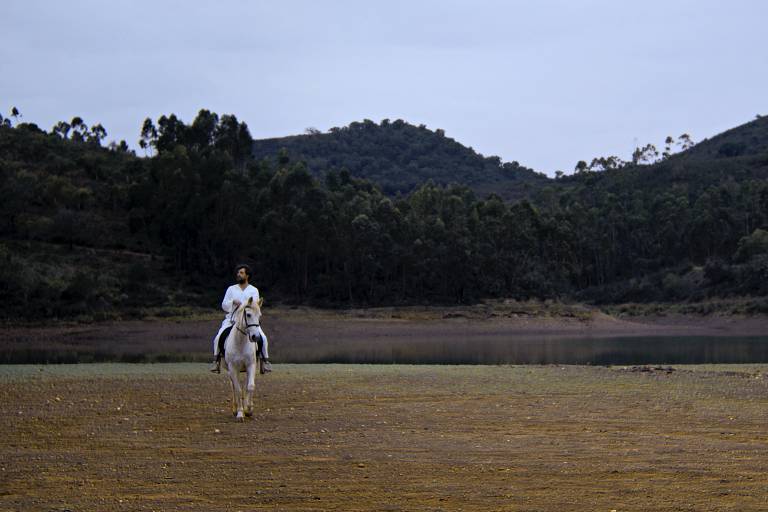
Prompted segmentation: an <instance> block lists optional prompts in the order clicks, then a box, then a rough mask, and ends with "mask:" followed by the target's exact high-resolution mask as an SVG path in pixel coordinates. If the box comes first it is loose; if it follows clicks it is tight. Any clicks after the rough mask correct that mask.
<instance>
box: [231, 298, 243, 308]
mask: <svg viewBox="0 0 768 512" xmlns="http://www.w3.org/2000/svg"><path fill="white" fill-rule="evenodd" d="M240 304H242V302H240V301H239V300H237V299H235V300H233V301H232V305H233V306H234V307H235V309H237V308H239V307H240Z"/></svg>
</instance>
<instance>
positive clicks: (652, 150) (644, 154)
mask: <svg viewBox="0 0 768 512" xmlns="http://www.w3.org/2000/svg"><path fill="white" fill-rule="evenodd" d="M658 157H659V151H658V150H657V149H656V146H654V145H653V144H646V145H645V146H644V147H642V148H635V151H634V152H633V153H632V165H650V164H652V163H654V162H655V161H656V159H657V158H658Z"/></svg>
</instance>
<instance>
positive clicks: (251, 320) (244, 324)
mask: <svg viewBox="0 0 768 512" xmlns="http://www.w3.org/2000/svg"><path fill="white" fill-rule="evenodd" d="M263 303H264V299H262V298H259V300H257V301H254V300H253V297H251V298H249V299H248V302H246V303H244V304H241V305H240V307H239V308H238V310H237V320H236V322H235V324H236V325H237V330H238V331H240V332H242V333H243V334H246V335H247V336H248V339H249V340H251V341H256V340H257V339H258V337H259V323H260V321H261V305H262V304H263Z"/></svg>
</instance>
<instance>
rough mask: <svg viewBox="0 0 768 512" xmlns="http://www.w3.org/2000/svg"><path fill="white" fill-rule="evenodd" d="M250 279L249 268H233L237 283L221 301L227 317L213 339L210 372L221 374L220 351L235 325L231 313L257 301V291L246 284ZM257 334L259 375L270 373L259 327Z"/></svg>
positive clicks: (265, 341) (262, 334)
mask: <svg viewBox="0 0 768 512" xmlns="http://www.w3.org/2000/svg"><path fill="white" fill-rule="evenodd" d="M250 279H251V267H249V266H248V265H244V264H243V265H238V266H237V267H235V280H236V281H237V283H236V284H233V285H232V286H230V287H229V288H227V291H226V293H225V294H224V300H222V301H221V309H223V310H224V311H225V312H226V313H227V315H226V316H225V317H224V320H223V321H222V322H221V327H220V328H219V332H217V333H216V336H214V338H213V357H214V359H213V362H212V363H211V367H210V370H211V371H212V372H216V373H220V372H221V356H222V353H221V352H222V350H221V349H222V348H223V347H224V341H225V340H226V337H227V334H229V330H230V329H231V328H232V326H233V325H234V323H235V320H234V318H233V313H234V312H235V311H236V310H237V308H238V307H239V306H240V305H241V304H244V303H246V302H248V299H253V300H254V301H258V300H259V290H258V289H257V288H256V287H255V286H252V285H250V284H248V281H249V280H250ZM225 331H226V332H225ZM259 334H260V336H261V343H260V350H259V351H260V360H261V373H268V372H271V371H272V365H271V364H270V362H269V350H268V342H267V336H266V334H264V331H262V330H261V327H259Z"/></svg>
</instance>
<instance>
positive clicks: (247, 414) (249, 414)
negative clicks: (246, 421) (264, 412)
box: [245, 411, 253, 418]
mask: <svg viewBox="0 0 768 512" xmlns="http://www.w3.org/2000/svg"><path fill="white" fill-rule="evenodd" d="M245 415H246V416H248V417H249V418H250V417H251V416H253V411H246V413H245Z"/></svg>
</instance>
